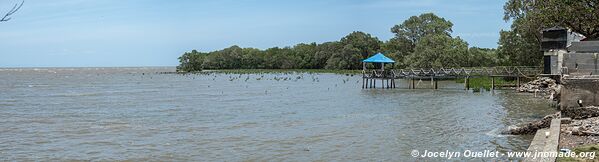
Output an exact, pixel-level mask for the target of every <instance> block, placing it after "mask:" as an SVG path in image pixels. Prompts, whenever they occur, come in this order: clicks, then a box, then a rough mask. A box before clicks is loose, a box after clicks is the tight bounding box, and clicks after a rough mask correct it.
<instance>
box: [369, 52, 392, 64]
mask: <svg viewBox="0 0 599 162" xmlns="http://www.w3.org/2000/svg"><path fill="white" fill-rule="evenodd" d="M362 62H371V63H395V61H393V60H391V59H390V58H389V57H387V56H385V55H383V54H382V53H377V54H375V55H374V56H372V57H370V58H367V59H366V60H362Z"/></svg>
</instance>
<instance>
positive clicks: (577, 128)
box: [559, 117, 599, 148]
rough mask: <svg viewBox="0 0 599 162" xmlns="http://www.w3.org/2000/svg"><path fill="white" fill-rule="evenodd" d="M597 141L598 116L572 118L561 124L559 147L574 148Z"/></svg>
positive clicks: (598, 137) (596, 142)
mask: <svg viewBox="0 0 599 162" xmlns="http://www.w3.org/2000/svg"><path fill="white" fill-rule="evenodd" d="M598 143H599V117H592V118H586V119H580V120H572V122H571V123H569V124H562V125H561V134H560V144H559V145H560V147H561V148H574V147H576V146H580V145H587V144H598Z"/></svg>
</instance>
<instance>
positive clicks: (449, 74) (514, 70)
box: [362, 66, 543, 79]
mask: <svg viewBox="0 0 599 162" xmlns="http://www.w3.org/2000/svg"><path fill="white" fill-rule="evenodd" d="M542 72H543V68H542V67H532V66H498V67H478V68H476V67H475V68H438V69H434V68H428V69H424V68H419V69H397V70H395V69H392V70H384V71H383V70H380V69H376V70H364V71H362V73H363V76H364V77H365V78H381V79H401V78H462V77H484V76H493V77H534V76H538V75H540V74H541V73H542Z"/></svg>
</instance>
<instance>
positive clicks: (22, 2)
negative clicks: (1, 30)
mask: <svg viewBox="0 0 599 162" xmlns="http://www.w3.org/2000/svg"><path fill="white" fill-rule="evenodd" d="M24 3H25V0H23V1H21V4H18V3H17V4H15V5H14V6H13V7H12V8H11V9H10V10H9V11H8V12H6V14H5V15H4V17H2V19H0V22H3V21H8V20H10V19H12V18H11V17H10V16H11V15H12V14H14V13H16V12H17V11H19V9H21V7H23V4H24Z"/></svg>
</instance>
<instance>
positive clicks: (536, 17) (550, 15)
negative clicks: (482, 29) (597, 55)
mask: <svg viewBox="0 0 599 162" xmlns="http://www.w3.org/2000/svg"><path fill="white" fill-rule="evenodd" d="M503 8H504V10H505V15H504V20H506V21H508V20H519V21H522V22H520V23H519V24H520V28H521V29H526V30H529V31H528V32H531V33H539V31H540V30H541V29H543V28H548V27H555V26H563V27H567V28H569V29H572V30H573V31H575V32H577V33H580V34H583V35H585V36H586V37H587V38H590V39H599V28H598V27H599V1H597V0H508V1H507V2H506V4H505V5H504V7H503ZM537 35H538V34H537Z"/></svg>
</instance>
